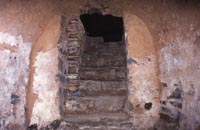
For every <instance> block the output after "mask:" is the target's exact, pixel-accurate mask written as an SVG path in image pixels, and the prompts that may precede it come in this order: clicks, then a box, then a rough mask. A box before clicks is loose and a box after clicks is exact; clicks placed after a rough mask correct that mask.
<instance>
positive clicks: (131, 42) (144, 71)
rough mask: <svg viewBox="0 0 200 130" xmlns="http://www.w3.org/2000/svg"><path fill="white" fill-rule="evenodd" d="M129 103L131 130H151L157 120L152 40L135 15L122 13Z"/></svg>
mask: <svg viewBox="0 0 200 130" xmlns="http://www.w3.org/2000/svg"><path fill="white" fill-rule="evenodd" d="M124 21H125V30H126V33H127V38H126V42H127V57H128V59H127V64H128V72H129V74H128V76H129V77H128V78H129V85H128V86H129V100H130V102H131V103H132V104H133V110H132V112H131V115H132V116H133V122H134V125H135V128H137V129H145V128H153V126H154V124H155V122H156V121H157V120H158V119H159V115H158V111H159V108H160V107H159V105H160V104H159V98H160V86H159V80H158V75H157V74H158V73H157V72H158V69H157V67H158V64H157V62H156V60H157V59H156V51H155V48H154V43H153V37H152V35H151V33H150V32H149V29H148V27H147V25H146V24H145V23H144V21H143V20H142V19H140V18H139V17H137V16H135V15H131V14H125V19H124Z"/></svg>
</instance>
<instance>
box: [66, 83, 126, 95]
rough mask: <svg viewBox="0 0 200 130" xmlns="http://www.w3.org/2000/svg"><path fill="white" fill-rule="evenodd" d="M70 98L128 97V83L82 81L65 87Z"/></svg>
mask: <svg viewBox="0 0 200 130" xmlns="http://www.w3.org/2000/svg"><path fill="white" fill-rule="evenodd" d="M65 89H66V90H65V93H66V94H67V95H68V96H80V97H85V96H108V95H109V96H117V95H118V96H126V95H127V87H126V82H114V81H105V82H101V81H92V80H82V81H79V82H74V83H71V84H70V83H69V85H68V86H65Z"/></svg>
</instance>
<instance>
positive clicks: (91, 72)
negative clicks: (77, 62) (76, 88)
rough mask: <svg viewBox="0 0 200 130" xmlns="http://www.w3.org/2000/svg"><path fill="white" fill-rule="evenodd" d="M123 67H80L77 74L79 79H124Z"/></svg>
mask: <svg viewBox="0 0 200 130" xmlns="http://www.w3.org/2000/svg"><path fill="white" fill-rule="evenodd" d="M126 71H127V70H126V68H125V67H81V68H80V70H79V76H80V79H81V80H101V81H125V80H126Z"/></svg>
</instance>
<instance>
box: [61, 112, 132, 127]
mask: <svg viewBox="0 0 200 130" xmlns="http://www.w3.org/2000/svg"><path fill="white" fill-rule="evenodd" d="M64 120H65V121H66V122H71V123H79V124H80V123H98V124H101V125H102V124H111V123H112V122H114V121H116V122H117V121H118V122H123V121H127V120H129V115H128V114H126V113H123V112H116V113H95V114H65V116H64Z"/></svg>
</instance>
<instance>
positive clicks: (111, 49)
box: [84, 43, 125, 55]
mask: <svg viewBox="0 0 200 130" xmlns="http://www.w3.org/2000/svg"><path fill="white" fill-rule="evenodd" d="M84 53H85V54H110V55H125V49H124V45H123V44H122V43H93V44H92V43H90V44H87V43H86V47H85V50H84Z"/></svg>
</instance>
